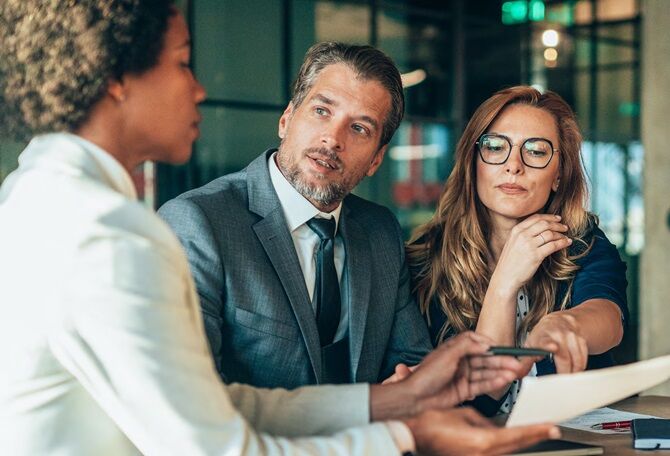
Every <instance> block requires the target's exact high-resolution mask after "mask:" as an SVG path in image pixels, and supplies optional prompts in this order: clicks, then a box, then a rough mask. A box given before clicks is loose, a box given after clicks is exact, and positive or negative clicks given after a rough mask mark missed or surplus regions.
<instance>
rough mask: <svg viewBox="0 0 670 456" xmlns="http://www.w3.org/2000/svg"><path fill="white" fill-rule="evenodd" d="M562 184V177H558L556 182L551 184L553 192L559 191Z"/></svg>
mask: <svg viewBox="0 0 670 456" xmlns="http://www.w3.org/2000/svg"><path fill="white" fill-rule="evenodd" d="M560 182H561V176H556V179H554V182H553V183H552V184H551V189H552V190H553V191H558V184H559V183H560Z"/></svg>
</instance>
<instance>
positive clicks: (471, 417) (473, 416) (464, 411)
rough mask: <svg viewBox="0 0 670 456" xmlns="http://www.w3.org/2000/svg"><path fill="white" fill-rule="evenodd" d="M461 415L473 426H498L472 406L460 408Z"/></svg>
mask: <svg viewBox="0 0 670 456" xmlns="http://www.w3.org/2000/svg"><path fill="white" fill-rule="evenodd" d="M458 412H459V413H460V415H461V416H462V417H463V418H464V419H465V421H466V422H467V423H469V424H471V425H473V426H477V427H481V428H495V427H496V426H495V425H494V424H493V423H492V422H491V420H489V419H487V418H484V417H483V416H482V415H480V414H479V412H477V411H476V410H475V409H473V408H472V407H463V408H460V409H458Z"/></svg>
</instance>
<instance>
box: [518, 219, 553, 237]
mask: <svg viewBox="0 0 670 456" xmlns="http://www.w3.org/2000/svg"><path fill="white" fill-rule="evenodd" d="M542 221H544V222H549V223H559V222H560V221H561V216H560V215H555V214H533V215H531V216H530V217H528V218H526V219H525V220H523V221H521V222H519V223H518V224H517V228H518V229H519V230H527V229H528V228H530V227H531V226H533V225H535V224H536V223H539V222H542ZM534 235H537V233H535V234H534Z"/></svg>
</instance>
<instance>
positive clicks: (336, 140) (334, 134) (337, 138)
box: [321, 119, 346, 152]
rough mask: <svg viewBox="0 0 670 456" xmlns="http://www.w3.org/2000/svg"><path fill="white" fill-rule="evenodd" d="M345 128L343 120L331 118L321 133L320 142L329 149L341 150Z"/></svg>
mask: <svg viewBox="0 0 670 456" xmlns="http://www.w3.org/2000/svg"><path fill="white" fill-rule="evenodd" d="M345 128H346V127H345V125H344V123H343V122H337V121H336V120H334V119H333V120H331V122H329V123H328V125H326V127H325V128H324V130H323V133H322V134H321V144H322V145H323V146H324V147H327V148H328V149H330V150H336V151H338V152H339V151H341V150H342V149H344V143H345Z"/></svg>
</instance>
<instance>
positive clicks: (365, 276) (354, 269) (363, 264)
mask: <svg viewBox="0 0 670 456" xmlns="http://www.w3.org/2000/svg"><path fill="white" fill-rule="evenodd" d="M340 221H341V223H340V229H341V230H342V239H343V241H344V248H345V252H346V260H345V263H346V266H347V284H348V293H347V296H348V300H349V331H350V333H349V337H350V350H351V368H352V372H353V373H354V379H355V378H356V373H357V371H358V362H359V360H360V359H361V350H362V349H363V338H364V336H365V323H366V322H367V316H368V307H369V304H370V286H371V268H372V264H371V261H370V259H371V255H372V252H371V250H370V241H369V238H368V234H367V232H366V231H365V229H364V228H363V226H362V225H360V224H359V223H358V222H357V221H356V220H355V219H354V218H353V217H351V216H350V214H349V210H348V208H347V206H346V200H345V206H344V207H343V208H342V215H341V220H340Z"/></svg>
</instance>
